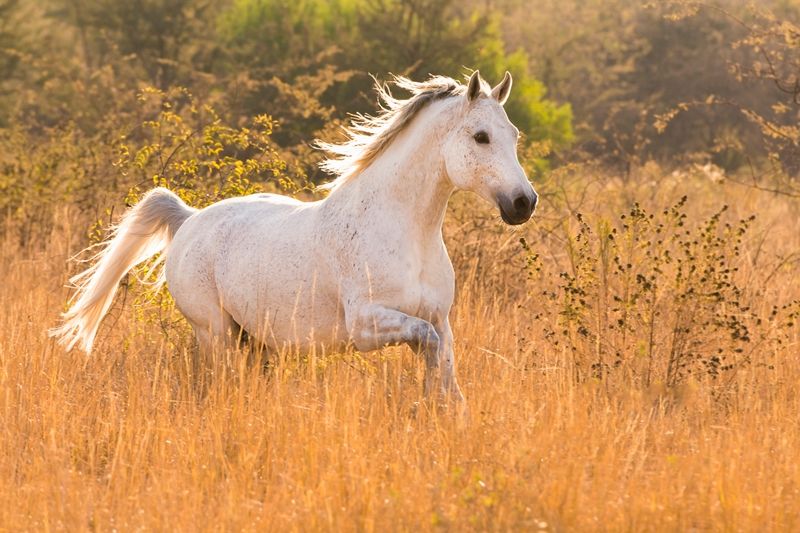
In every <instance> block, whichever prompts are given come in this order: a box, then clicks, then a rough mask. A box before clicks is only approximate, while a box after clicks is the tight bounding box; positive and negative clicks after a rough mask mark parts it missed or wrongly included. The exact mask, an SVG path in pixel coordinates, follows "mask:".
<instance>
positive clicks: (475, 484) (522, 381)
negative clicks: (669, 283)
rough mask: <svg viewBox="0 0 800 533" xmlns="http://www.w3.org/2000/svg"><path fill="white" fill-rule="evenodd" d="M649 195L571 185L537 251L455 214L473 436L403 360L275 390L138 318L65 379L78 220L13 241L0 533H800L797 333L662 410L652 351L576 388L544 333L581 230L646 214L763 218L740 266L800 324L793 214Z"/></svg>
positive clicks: (278, 384) (391, 353) (689, 389)
mask: <svg viewBox="0 0 800 533" xmlns="http://www.w3.org/2000/svg"><path fill="white" fill-rule="evenodd" d="M645 178H646V177H645ZM637 183H639V185H633V184H631V183H627V184H626V183H623V182H621V181H620V182H618V181H614V180H603V181H602V182H597V183H593V182H592V179H591V174H590V173H588V172H587V173H584V174H578V175H565V176H563V179H562V180H561V181H559V183H557V184H555V185H553V184H551V185H552V186H549V187H548V188H547V189H546V191H545V192H548V194H547V195H546V202H545V204H544V205H543V207H542V208H541V209H540V212H539V214H538V218H537V220H536V221H534V222H533V223H531V224H530V225H528V226H526V227H525V228H523V229H519V230H510V229H508V228H506V227H504V226H502V225H501V223H500V222H499V221H498V220H497V218H496V216H494V215H493V214H492V213H491V212H490V211H489V210H488V209H487V208H483V207H477V206H478V204H477V203H475V202H474V201H472V200H470V199H468V198H464V197H460V198H457V199H456V200H455V201H454V208H453V212H452V213H451V216H450V217H449V218H448V223H447V236H448V240H449V244H450V248H451V251H452V253H453V256H454V261H455V265H456V270H457V279H458V288H459V289H458V297H457V302H456V305H455V307H454V310H453V315H452V320H453V329H454V332H455V338H456V349H457V357H458V372H459V375H460V382H461V383H462V388H463V390H464V393H465V395H466V396H467V399H468V402H469V406H470V415H469V417H468V418H463V417H458V416H455V415H454V414H453V412H452V410H451V411H448V410H443V409H441V408H440V407H439V406H436V405H428V404H425V403H419V400H420V394H421V381H420V378H421V372H422V366H421V362H420V361H418V360H416V358H415V357H414V356H413V354H412V353H411V352H410V351H409V350H407V349H405V348H391V349H386V350H382V351H380V352H376V353H372V354H364V355H360V354H355V353H348V354H338V355H328V356H302V357H300V356H292V355H284V356H281V357H278V358H277V360H272V361H271V362H270V364H269V366H268V367H267V368H266V369H265V368H263V367H262V366H261V365H258V364H252V363H248V362H247V357H245V356H244V355H242V354H236V353H233V354H228V356H229V357H227V358H220V360H219V361H217V362H215V363H214V364H213V365H212V370H213V373H212V374H210V375H209V374H202V373H198V372H197V371H196V370H195V365H194V364H193V361H192V354H193V352H192V349H191V342H190V340H189V337H188V336H187V332H186V329H185V326H184V325H182V324H181V323H180V321H179V317H178V316H177V315H176V314H174V312H171V311H170V310H169V307H168V306H165V307H163V308H161V310H160V311H156V310H155V308H156V307H158V306H157V305H156V304H155V303H149V304H148V303H146V302H144V301H143V300H142V299H141V298H137V297H135V296H134V294H132V293H131V294H129V295H128V297H127V298H125V302H124V304H123V302H122V299H120V301H119V302H118V305H117V306H116V308H115V309H114V311H113V312H112V315H111V316H110V317H109V318H108V319H107V320H106V322H105V324H104V327H103V328H102V330H101V338H100V340H99V342H98V346H97V350H96V352H95V353H94V354H93V356H92V357H91V358H89V359H87V358H85V357H84V356H83V355H82V354H81V353H64V351H63V350H62V349H61V348H59V347H57V346H56V345H55V344H54V343H53V341H52V340H50V339H48V338H47V337H46V334H45V332H46V330H47V328H48V327H50V326H52V325H53V324H54V322H55V321H56V316H57V313H58V311H59V310H61V309H62V308H63V304H64V299H65V296H66V292H65V290H64V289H62V286H63V284H64V283H65V281H66V278H67V275H68V268H67V265H66V259H67V257H68V256H69V255H70V254H72V253H74V252H75V251H77V250H78V249H79V248H80V247H81V246H82V245H83V244H85V243H84V242H83V240H82V239H81V238H79V237H76V236H79V235H81V234H82V231H83V229H84V228H85V222H84V221H81V219H80V217H77V216H75V215H74V213H72V212H71V211H69V209H64V210H63V211H62V212H60V213H58V215H57V217H56V219H57V222H58V223H57V224H56V226H55V229H53V231H52V233H51V234H50V235H49V237H46V238H42V239H41V240H40V241H37V242H32V243H28V244H26V245H25V246H24V247H23V246H21V245H20V244H19V243H18V240H17V239H16V237H15V234H14V232H13V231H12V230H11V229H8V228H7V229H6V234H5V235H4V236H3V240H2V252H0V309H2V313H0V529H8V530H18V529H30V530H58V529H68V530H84V529H97V530H109V529H119V530H133V529H145V528H146V529H157V530H167V529H169V530H172V529H177V530H220V529H225V530H292V531H300V530H302V531H306V530H336V531H340V530H344V531H348V530H365V531H386V530H412V529H422V530H436V529H444V530H454V531H458V530H534V531H535V530H554V531H564V530H580V531H583V530H750V531H764V530H783V531H791V530H798V529H800V424H799V422H800V414H799V413H800V394H798V392H800V385H798V384H800V361H798V358H797V355H798V329H797V326H792V325H788V322H787V323H786V324H785V325H784V326H783V330H781V331H777V332H775V331H773V332H771V334H772V333H775V334H779V335H780V336H781V339H782V342H781V343H780V344H778V343H772V344H765V345H764V347H763V348H760V349H758V350H756V351H755V353H753V354H752V361H750V362H749V363H743V364H741V365H738V366H737V367H736V368H735V369H732V370H722V371H721V375H719V376H717V377H714V376H710V375H707V374H703V373H700V374H699V375H695V376H694V377H690V378H687V379H684V380H682V381H681V382H680V383H679V384H675V385H670V386H668V385H667V384H666V383H664V382H663V381H659V380H657V379H655V380H652V381H651V382H650V383H649V384H644V383H643V382H642V381H641V380H639V379H636V378H635V371H636V368H638V367H637V364H638V363H637V357H639V356H640V355H637V353H635V345H634V348H633V350H634V351H633V352H631V353H625V354H623V356H624V357H623V359H624V361H623V363H622V364H621V365H619V366H618V367H616V369H615V371H614V372H608V373H603V374H600V375H598V376H594V377H593V376H592V375H586V374H580V373H578V374H576V372H575V365H576V362H577V361H578V358H577V356H576V352H575V350H574V349H572V348H568V345H567V344H566V343H565V342H562V343H560V344H555V342H554V340H553V339H552V338H548V337H547V336H546V335H545V332H544V329H545V328H544V327H543V326H542V325H541V320H533V318H532V317H533V316H534V315H535V314H536V313H540V314H541V313H544V314H547V315H548V316H549V317H550V319H549V320H550V321H549V322H547V323H548V324H557V323H559V322H558V320H559V316H563V315H561V314H560V313H561V311H562V310H561V309H560V308H559V305H561V303H563V300H560V299H559V298H558V297H556V298H555V299H552V298H545V297H543V296H542V294H543V293H544V292H547V291H550V292H552V293H554V294H556V295H558V294H561V292H560V291H562V289H563V284H564V280H563V279H561V278H559V277H558V276H557V275H553V273H557V272H558V271H561V270H563V271H568V270H569V268H570V267H569V258H568V255H569V254H568V249H569V239H568V236H569V235H574V234H575V232H576V231H577V224H576V222H575V218H574V216H573V215H572V214H571V211H572V212H574V211H577V210H579V211H581V212H583V213H585V214H586V216H587V217H589V218H590V219H591V220H598V219H599V218H602V217H605V218H606V219H607V220H610V221H612V222H613V221H614V220H616V215H617V214H619V213H624V212H626V210H627V209H628V208H629V206H630V204H631V202H632V201H633V200H639V201H640V202H641V203H642V204H643V205H644V206H646V207H647V208H652V209H653V210H656V209H657V208H662V207H664V206H666V205H671V203H672V202H674V201H675V199H676V198H678V197H680V196H681V195H683V194H688V195H689V202H688V204H687V206H688V207H687V208H686V209H687V213H688V219H689V221H690V222H694V221H700V220H702V219H704V218H707V217H708V216H710V214H711V213H713V212H714V211H715V210H716V209H717V208H718V207H719V206H720V205H721V204H722V203H727V204H729V205H730V206H731V209H730V210H729V215H730V217H732V219H738V218H744V217H746V216H749V215H750V214H751V213H757V214H758V219H757V220H756V222H755V223H754V226H753V228H752V229H751V230H750V231H749V232H748V234H747V236H746V238H745V240H744V243H743V249H744V253H743V254H742V257H740V258H738V259H736V261H737V263H736V264H737V265H738V267H739V269H740V270H739V275H740V276H741V280H743V281H742V282H743V283H745V285H748V286H751V287H755V286H758V287H759V290H758V291H752V294H750V293H748V294H750V295H749V296H747V297H748V298H749V299H750V303H751V304H754V305H755V306H756V307H758V305H757V304H759V303H760V304H761V307H763V309H761V308H760V307H759V308H758V309H757V312H758V313H767V312H768V309H769V308H770V305H771V304H781V305H783V304H786V303H788V302H790V301H791V300H793V299H798V298H800V286H798V282H797V276H798V273H800V265H799V264H798V262H797V259H796V256H792V255H791V254H792V253H795V252H796V251H797V250H798V249H800V231H798V230H800V222H798V206H797V204H796V203H793V202H792V201H790V200H786V199H782V198H780V197H776V196H769V195H766V194H761V193H757V192H755V191H752V190H749V189H743V188H738V187H737V186H735V185H724V184H723V185H718V184H712V183H709V182H706V181H702V179H701V178H699V177H697V176H694V177H687V176H678V177H675V176H673V177H658V178H657V180H655V181H651V180H649V179H644V178H643V179H640V180H638V181H637ZM556 185H557V186H556ZM476 208H477V212H473V210H474V209H476ZM522 236H524V237H525V239H526V241H527V242H528V245H529V247H530V249H531V250H533V251H535V252H536V253H538V254H539V257H540V259H538V261H539V263H540V268H539V270H532V269H530V268H528V266H527V263H526V252H525V250H524V249H523V248H522V247H521V245H520V244H519V238H520V237H522ZM665 275H666V274H665ZM767 278H768V279H767ZM664 327H666V326H664ZM165 333H166V336H165ZM666 333H667V332H665V331H661V330H659V331H657V334H658V335H660V337H659V338H667V336H666ZM767 346H768V347H769V348H767ZM657 363H658V364H661V363H663V361H657ZM581 376H582V377H581Z"/></svg>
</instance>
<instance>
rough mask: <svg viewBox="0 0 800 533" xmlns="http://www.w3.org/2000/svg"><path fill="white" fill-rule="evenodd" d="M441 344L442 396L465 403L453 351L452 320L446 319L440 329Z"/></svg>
mask: <svg viewBox="0 0 800 533" xmlns="http://www.w3.org/2000/svg"><path fill="white" fill-rule="evenodd" d="M438 334H439V340H440V344H441V356H440V361H441V369H442V383H441V386H442V388H441V393H442V396H444V397H447V396H450V397H452V398H453V399H455V400H457V401H458V402H461V403H463V402H464V395H463V394H462V393H461V388H460V387H459V386H458V381H457V380H456V360H455V353H454V350H453V332H452V330H451V329H450V320H449V319H447V318H445V320H444V322H443V323H442V325H441V326H440V327H439V329H438Z"/></svg>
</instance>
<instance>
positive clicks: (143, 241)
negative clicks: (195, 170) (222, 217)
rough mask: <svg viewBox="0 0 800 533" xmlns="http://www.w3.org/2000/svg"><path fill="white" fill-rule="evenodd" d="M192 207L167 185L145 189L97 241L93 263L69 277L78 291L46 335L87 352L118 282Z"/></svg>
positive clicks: (164, 242) (168, 237)
mask: <svg viewBox="0 0 800 533" xmlns="http://www.w3.org/2000/svg"><path fill="white" fill-rule="evenodd" d="M196 211H197V210H196V209H193V208H191V207H189V206H187V205H186V204H185V203H184V202H183V200H181V199H180V198H179V197H178V196H177V195H176V194H175V193H173V192H171V191H170V190H168V189H165V188H163V187H159V188H156V189H153V190H151V191H149V192H148V193H147V194H146V195H145V196H144V198H142V200H141V201H140V202H139V203H137V204H136V205H135V206H134V207H132V208H131V209H129V210H128V211H127V212H126V213H125V215H123V217H122V220H121V221H120V222H119V224H117V225H116V226H115V227H114V228H113V229H112V232H111V236H110V237H109V238H108V239H106V240H105V241H104V242H103V243H102V244H100V245H99V246H100V247H101V250H100V252H99V253H97V254H96V255H95V256H94V257H93V258H92V259H93V260H94V264H93V265H92V266H91V267H89V268H87V269H86V270H84V271H83V272H81V273H80V274H77V275H75V276H73V277H72V278H71V279H70V282H71V283H72V284H73V285H74V287H75V288H76V289H77V291H76V292H75V294H74V295H73V297H72V299H71V305H70V307H69V309H68V310H67V311H66V312H64V313H63V314H62V315H61V317H62V319H63V322H62V324H61V325H60V326H58V327H56V328H53V329H51V330H50V332H49V333H50V336H51V337H56V338H57V339H58V341H59V343H60V344H62V345H66V347H67V350H71V349H72V348H73V347H74V346H75V345H76V344H80V346H81V348H83V350H84V351H85V352H86V353H87V354H88V353H90V352H91V351H92V344H94V339H95V336H96V335H97V329H98V328H99V326H100V321H101V320H102V319H103V317H104V316H105V314H106V313H107V312H108V309H109V308H110V307H111V303H112V302H113V300H114V294H115V293H116V292H117V286H118V285H119V282H120V280H122V278H123V276H125V274H127V273H128V271H129V270H130V269H131V268H133V267H134V266H136V265H137V264H139V263H141V262H143V261H145V260H147V259H149V258H150V257H152V256H154V255H155V254H156V253H158V252H163V251H165V250H166V248H167V246H168V245H169V243H170V242H171V241H172V238H173V237H174V236H175V233H176V232H177V231H178V228H180V227H181V225H182V224H183V223H184V222H185V221H186V219H187V218H189V217H190V216H191V215H192V214H193V213H195V212H196ZM162 259H163V257H162ZM160 281H161V282H163V273H162V276H161V280H160Z"/></svg>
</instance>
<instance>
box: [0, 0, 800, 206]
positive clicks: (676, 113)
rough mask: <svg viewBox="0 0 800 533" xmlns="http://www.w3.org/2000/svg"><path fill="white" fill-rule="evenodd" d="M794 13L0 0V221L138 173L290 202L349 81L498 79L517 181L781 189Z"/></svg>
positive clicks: (342, 1) (371, 100)
mask: <svg viewBox="0 0 800 533" xmlns="http://www.w3.org/2000/svg"><path fill="white" fill-rule="evenodd" d="M798 19H800V4H798V3H797V2H796V1H793V0H760V1H758V2H749V3H744V2H739V1H723V2H716V3H708V4H706V3H701V2H648V3H644V2H636V1H630V0H602V1H601V0H558V1H556V0H543V1H537V2H527V1H522V0H466V1H461V2H456V1H453V0H332V1H323V0H297V1H293V2H285V1H283V0H213V1H212V0H131V1H126V2H119V1H117V0H0V213H2V214H3V215H4V216H5V217H6V218H8V217H13V218H21V219H23V222H24V221H30V220H29V219H32V218H33V219H41V216H40V214H39V215H37V210H39V209H40V208H41V206H42V204H45V207H44V209H45V210H46V209H47V204H48V202H66V203H69V204H75V205H78V206H80V207H81V209H84V210H86V209H94V210H97V209H98V206H99V205H108V204H109V203H113V202H114V200H111V198H114V199H118V198H119V197H120V194H123V195H124V194H126V193H128V192H129V191H131V190H138V189H143V188H149V187H150V186H152V184H153V183H155V184H165V185H170V186H172V187H173V188H177V189H182V188H183V189H186V191H184V192H186V195H188V196H189V198H187V199H188V200H190V201H195V202H196V203H199V204H202V203H204V202H205V201H213V200H214V199H218V198H219V197H220V196H225V195H227V194H240V193H245V192H248V191H250V190H251V189H252V188H253V184H258V187H257V188H262V189H263V188H264V186H265V184H266V183H276V184H278V185H279V186H280V188H282V189H284V190H285V189H287V188H288V189H292V190H294V191H295V192H297V189H298V188H303V187H311V186H312V185H313V184H316V183H320V182H322V181H325V180H327V179H329V177H328V176H325V175H323V174H322V173H321V172H320V171H319V170H318V168H317V163H318V162H319V159H320V157H321V154H319V153H318V152H315V151H314V150H312V149H311V148H310V143H311V142H312V141H313V140H314V139H315V138H324V139H326V140H335V139H336V138H337V136H338V135H341V130H340V126H341V125H342V123H343V121H345V120H346V119H347V114H348V113H351V112H374V111H375V110H376V102H375V94H374V92H373V91H372V89H371V88H372V84H373V81H372V79H371V77H370V75H371V74H372V75H375V76H376V77H377V78H378V79H379V80H388V79H390V74H399V75H405V76H409V77H411V78H413V79H423V78H425V77H427V76H428V75H429V74H431V73H434V74H445V75H449V76H453V77H455V78H459V79H461V78H462V77H463V75H464V74H465V73H468V72H469V71H470V69H475V68H477V69H480V70H481V73H482V74H483V75H484V77H485V78H486V79H487V80H489V81H490V82H491V83H497V82H498V81H499V80H500V78H501V76H502V73H503V72H504V71H505V70H510V71H511V72H512V73H513V74H514V79H515V84H514V91H513V93H512V97H511V100H510V101H509V103H508V105H507V107H508V111H509V114H510V115H511V119H512V120H513V121H514V122H515V123H516V124H517V125H518V126H519V127H520V129H521V130H522V131H523V133H524V135H525V144H524V146H523V150H524V154H523V155H524V158H525V164H526V165H527V167H528V170H529V172H530V174H531V178H532V179H533V180H534V181H536V180H542V179H544V177H545V176H546V175H547V173H548V171H550V170H552V169H555V168H559V167H562V166H564V165H567V164H575V163H579V164H583V165H591V166H593V167H602V169H603V172H604V173H608V172H611V173H613V174H614V175H615V176H621V177H622V178H623V179H626V180H627V179H638V178H637V176H638V175H639V174H638V173H639V170H640V169H641V168H642V167H643V166H646V165H648V164H650V165H653V164H657V165H659V167H660V168H662V169H664V170H666V171H671V170H673V169H676V168H686V167H687V166H698V165H699V166H701V167H702V168H703V169H704V172H705V174H709V173H710V175H713V176H717V177H719V178H720V179H721V177H723V176H724V177H725V178H726V179H730V180H735V181H740V182H742V183H746V184H747V185H748V186H752V187H757V188H762V189H767V190H771V191H776V192H777V193H779V194H789V195H793V196H796V195H798V193H800V190H799V189H798V188H797V186H796V184H795V181H794V177H795V176H796V175H797V174H798V171H800V157H798V154H800V150H799V149H798V141H799V137H800V136H799V134H798V126H797V125H798V112H799V111H800V82H798V75H799V73H800V54H798V52H799V51H800V29H798V26H797V22H798ZM401 96H402V95H401ZM237 161H238V163H237ZM209 183H210V184H212V185H213V187H211V189H209V188H208V187H206V190H205V192H202V193H192V192H191V191H196V190H197V189H202V188H203V187H201V185H206V186H207V185H209ZM209 191H210V192H209ZM220 191H222V192H220ZM42 193H46V194H44V195H43V194H42ZM104 194H108V195H109V196H103V195H104ZM193 195H194V197H193ZM38 222H41V220H38Z"/></svg>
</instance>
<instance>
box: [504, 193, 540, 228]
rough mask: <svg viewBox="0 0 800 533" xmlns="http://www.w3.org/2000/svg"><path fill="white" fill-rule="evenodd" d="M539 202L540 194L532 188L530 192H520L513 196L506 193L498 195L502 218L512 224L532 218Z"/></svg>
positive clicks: (515, 224)
mask: <svg viewBox="0 0 800 533" xmlns="http://www.w3.org/2000/svg"><path fill="white" fill-rule="evenodd" d="M538 203H539V196H538V195H537V194H536V193H535V192H533V190H531V192H530V193H520V194H518V195H515V196H514V197H513V198H509V197H508V196H506V195H504V194H500V195H498V197H497V207H498V208H499V209H500V218H502V219H503V222H505V223H506V224H509V225H511V226H517V225H519V224H524V223H525V222H527V221H528V220H530V218H531V216H532V215H533V212H534V211H535V210H536V204H538Z"/></svg>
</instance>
